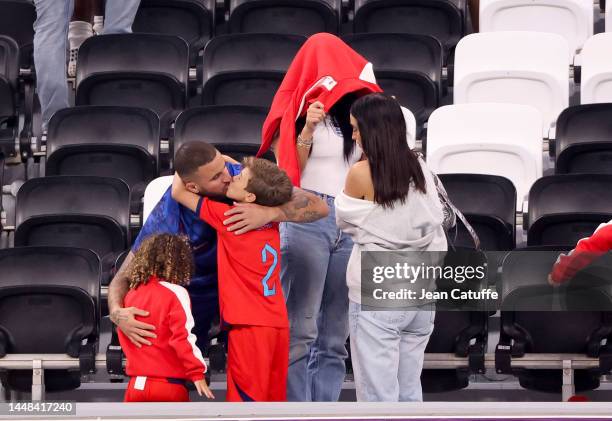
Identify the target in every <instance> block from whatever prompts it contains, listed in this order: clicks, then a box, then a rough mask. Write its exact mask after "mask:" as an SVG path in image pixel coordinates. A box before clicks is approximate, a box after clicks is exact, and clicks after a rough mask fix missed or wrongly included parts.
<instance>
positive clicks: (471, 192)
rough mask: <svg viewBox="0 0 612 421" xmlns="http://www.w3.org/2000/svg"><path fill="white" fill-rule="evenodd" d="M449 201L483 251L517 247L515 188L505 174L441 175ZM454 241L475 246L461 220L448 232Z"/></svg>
mask: <svg viewBox="0 0 612 421" xmlns="http://www.w3.org/2000/svg"><path fill="white" fill-rule="evenodd" d="M440 180H441V181H442V184H443V185H444V188H445V189H446V192H447V193H448V197H449V198H450V200H451V201H452V203H453V204H454V205H455V206H456V207H457V208H458V209H459V210H460V211H461V212H463V214H464V215H465V217H466V218H467V220H468V222H469V223H470V224H471V225H472V227H473V228H474V230H475V231H476V233H477V234H478V237H479V239H480V245H481V247H482V249H483V250H486V251H509V250H513V249H514V247H515V246H516V240H515V235H516V233H515V231H516V223H515V214H516V188H515V187H514V185H513V184H512V181H510V180H508V179H507V178H504V177H499V176H495V175H482V174H441V175H440ZM449 237H450V239H451V240H453V244H454V245H455V246H459V247H474V242H473V240H472V237H471V236H470V234H469V233H468V231H467V230H466V229H465V227H464V226H463V224H462V223H461V222H457V231H456V232H453V231H451V232H449Z"/></svg>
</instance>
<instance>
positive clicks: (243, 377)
mask: <svg viewBox="0 0 612 421" xmlns="http://www.w3.org/2000/svg"><path fill="white" fill-rule="evenodd" d="M242 165H243V169H242V172H241V173H240V175H237V176H235V177H234V178H233V179H232V182H231V183H230V185H229V187H228V190H227V197H228V198H230V199H233V200H235V201H236V202H241V203H256V204H259V205H263V206H280V205H282V204H284V203H286V202H288V201H289V200H290V199H291V195H292V190H293V186H292V184H291V181H290V180H289V177H288V176H287V174H286V173H285V172H284V171H282V170H281V169H279V168H278V167H277V166H276V165H275V164H273V163H271V162H269V161H266V160H264V159H257V158H246V159H245V160H244V161H243V163H242ZM181 176H185V175H181V174H175V176H174V182H173V184H172V197H173V198H174V199H175V200H176V201H177V202H179V203H181V204H182V205H183V206H185V207H187V208H189V209H191V210H193V211H194V212H195V213H197V214H198V215H199V216H200V218H202V219H203V220H204V221H206V222H207V223H208V224H210V226H212V227H213V228H215V229H216V230H217V238H218V245H217V261H218V267H219V307H220V310H221V318H222V320H223V322H224V323H225V324H228V325H229V350H228V361H227V400H228V401H284V400H286V384H287V367H288V363H289V321H288V318H287V309H286V307H285V300H284V297H283V291H282V289H281V283H280V276H279V272H280V235H279V232H278V224H277V223H271V224H268V225H265V226H263V227H261V228H260V229H258V230H254V231H251V232H248V233H246V234H243V235H236V234H234V233H233V232H229V231H228V230H227V227H225V226H224V225H223V220H224V219H226V217H225V216H224V213H225V212H226V211H228V210H229V209H230V208H231V206H230V205H228V204H225V203H221V202H215V201H212V200H210V199H208V198H202V197H200V196H198V195H197V194H194V193H192V192H190V191H188V190H187V188H186V187H185V184H184V180H182V179H181Z"/></svg>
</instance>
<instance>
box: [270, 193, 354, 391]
mask: <svg viewBox="0 0 612 421" xmlns="http://www.w3.org/2000/svg"><path fill="white" fill-rule="evenodd" d="M322 197H323V199H324V200H326V201H327V205H328V206H329V210H330V211H329V216H328V217H327V218H324V219H321V220H319V221H316V222H312V223H310V224H293V223H285V224H281V249H282V259H281V281H282V284H283V292H284V293H285V298H286V301H287V310H288V313H289V321H290V325H291V336H290V347H289V372H288V378H287V399H288V400H289V401H318V402H325V401H331V402H335V401H337V400H338V398H339V396H340V391H341V390H342V384H343V382H344V377H345V374H346V371H345V370H346V368H345V363H344V362H345V360H346V358H347V356H348V353H347V351H346V347H345V344H346V340H347V337H348V290H347V287H346V266H347V264H348V259H349V256H350V254H351V249H352V248H353V241H352V240H351V238H350V237H349V236H347V235H346V234H344V233H343V232H342V231H340V230H339V229H338V227H337V226H336V216H335V211H334V199H333V198H332V197H330V196H322Z"/></svg>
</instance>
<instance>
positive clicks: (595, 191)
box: [525, 174, 612, 246]
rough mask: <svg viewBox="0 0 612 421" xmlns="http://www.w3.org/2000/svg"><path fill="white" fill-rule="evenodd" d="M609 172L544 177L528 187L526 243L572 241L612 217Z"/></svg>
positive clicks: (590, 231) (584, 235)
mask: <svg viewBox="0 0 612 421" xmlns="http://www.w3.org/2000/svg"><path fill="white" fill-rule="evenodd" d="M611 183H612V174H564V175H554V176H548V177H543V178H541V179H539V180H537V181H536V182H535V183H534V184H533V186H532V187H531V190H530V191H529V213H528V219H527V221H525V227H526V228H527V229H528V232H527V244H528V245H530V246H531V245H574V244H576V242H577V241H578V240H580V239H581V238H585V237H588V236H590V235H591V234H592V233H593V231H595V228H597V226H598V225H599V224H601V223H602V222H606V221H608V220H610V219H611V218H612V195H610V185H612V184H611Z"/></svg>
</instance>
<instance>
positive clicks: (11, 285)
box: [0, 247, 612, 392]
mask: <svg viewBox="0 0 612 421" xmlns="http://www.w3.org/2000/svg"><path fill="white" fill-rule="evenodd" d="M558 253H559V252H558V251H555V250H554V249H551V250H549V251H547V252H538V251H533V250H529V251H527V250H518V251H514V252H510V253H508V254H506V255H505V257H504V258H503V259H495V260H494V261H502V262H503V263H502V265H501V272H500V273H501V274H500V280H499V283H498V285H497V289H498V291H499V292H500V294H501V308H502V312H501V331H500V342H499V345H498V347H497V352H496V355H497V358H496V369H497V371H498V372H505V373H513V374H516V375H517V376H518V377H519V379H520V381H521V384H522V385H523V386H524V387H526V388H530V389H535V390H544V391H549V392H559V391H560V389H561V371H560V370H517V369H513V368H512V360H516V359H519V360H520V358H521V357H522V356H524V355H525V354H526V353H556V354H582V355H585V356H588V357H591V358H599V359H600V364H599V367H597V368H596V369H594V370H591V371H586V370H577V371H576V374H575V375H576V387H577V389H578V390H589V389H593V388H596V387H598V385H599V377H600V376H601V375H602V374H606V373H607V372H609V370H610V356H611V355H612V354H611V353H610V351H611V349H610V346H609V345H602V344H603V343H605V341H606V340H607V341H609V340H611V339H612V319H610V318H609V317H608V314H610V313H609V312H608V310H609V309H610V308H612V307H611V306H612V295H610V286H609V285H604V286H600V287H591V288H588V289H585V288H583V289H582V290H581V291H580V301H581V302H582V303H584V302H589V303H590V304H589V305H590V307H588V308H584V306H583V308H581V309H580V310H577V309H576V310H575V311H565V312H559V311H549V310H551V309H552V308H553V307H551V305H550V304H551V301H552V299H553V297H559V296H560V295H562V296H564V297H571V295H570V289H568V288H569V287H568V288H566V290H563V289H561V290H560V289H553V288H552V287H550V286H548V285H547V281H546V276H547V274H548V271H549V270H550V267H551V265H552V263H553V262H554V259H556V257H557V255H558ZM472 256H476V259H477V260H478V259H481V257H482V258H483V260H482V261H481V262H486V261H487V260H486V256H481V257H479V256H478V255H472ZM609 257H611V256H605V258H609ZM489 265H490V266H489V273H495V270H494V266H493V265H492V264H491V260H489ZM608 265H609V262H608ZM595 266H596V267H597V265H595ZM599 267H601V266H599ZM608 270H609V266H608ZM0 271H1V272H2V274H3V277H2V282H1V283H0V325H1V326H2V327H3V329H2V331H1V332H0V361H1V359H2V357H4V356H5V355H7V354H68V355H69V356H71V357H74V358H79V360H80V362H81V364H80V369H78V370H73V371H71V372H66V370H46V373H45V385H46V388H47V390H48V391H57V390H70V389H74V388H76V387H78V386H79V385H80V376H81V374H85V373H89V372H92V371H93V369H94V368H95V362H94V361H93V360H92V359H93V358H94V357H95V355H96V353H97V350H98V342H99V332H100V327H99V326H100V314H101V310H100V305H101V293H100V278H101V271H100V260H99V259H98V257H97V256H96V254H95V253H93V252H91V251H90V250H85V249H81V248H75V247H21V248H13V249H5V250H0ZM583 273H586V275H585V276H589V275H588V271H584V272H583ZM608 274H609V273H608ZM585 279H586V278H585ZM478 282H480V284H479V285H475V283H474V282H472V283H471V285H470V288H472V289H475V287H479V288H480V287H486V286H488V285H491V282H490V281H489V280H487V279H483V280H479V281H476V283H478ZM451 284H453V287H457V285H458V284H456V283H452V282H451ZM449 285H450V284H448V285H443V284H442V283H440V281H438V290H439V291H442V290H446V289H447V288H448V287H449ZM465 285H467V284H462V287H465ZM536 292H537V294H536ZM574 292H576V291H574ZM524 297H530V301H529V303H528V304H527V306H525V303H524V302H523V303H522V304H523V305H522V307H520V306H519V307H515V305H516V303H517V302H518V301H519V300H520V299H522V298H524ZM585 300H586V301H585ZM592 300H595V302H596V304H593V301H592ZM581 305H583V304H581ZM521 308H522V310H521ZM570 308H571V306H570ZM528 309H531V311H527V310H528ZM535 309H541V310H542V311H535ZM489 315H490V313H489V312H487V311H470V310H466V309H464V310H463V311H461V310H460V309H459V307H457V308H456V309H454V311H453V309H452V308H447V309H445V310H439V311H437V314H436V321H435V327H434V333H433V335H432V337H431V339H430V341H429V343H428V346H427V349H426V353H439V354H451V355H455V356H457V357H464V358H466V357H467V358H468V361H469V363H468V364H466V363H465V362H464V363H461V364H458V365H457V367H456V368H453V369H425V370H424V371H423V374H422V381H423V387H424V391H425V392H441V391H449V390H457V389H461V388H464V387H466V386H467V385H468V380H469V375H470V374H471V373H484V372H485V366H484V354H485V352H486V348H487V337H488V324H489V323H488V319H489ZM565 322H567V323H565ZM25 327H27V329H26V328H25ZM0 378H1V379H2V384H3V386H4V387H6V388H8V389H9V390H20V391H28V390H29V388H30V387H31V381H32V374H31V371H28V370H6V369H0Z"/></svg>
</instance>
